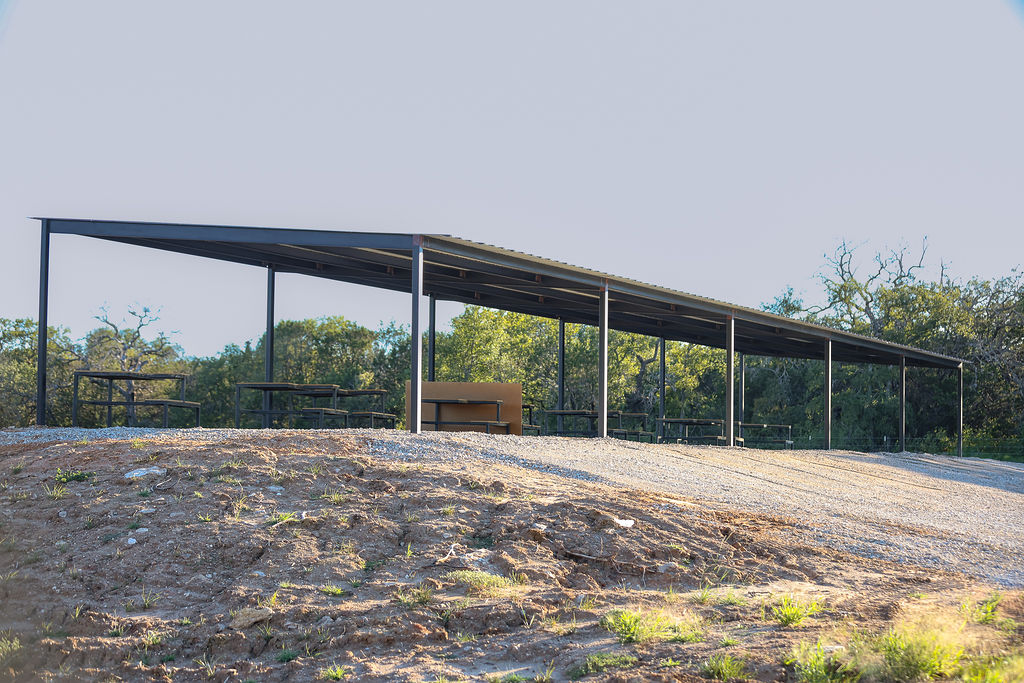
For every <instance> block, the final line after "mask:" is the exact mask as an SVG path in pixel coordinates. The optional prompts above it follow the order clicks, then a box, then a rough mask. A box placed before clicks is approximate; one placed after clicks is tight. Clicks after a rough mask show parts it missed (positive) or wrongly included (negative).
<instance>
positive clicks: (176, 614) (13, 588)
mask: <svg viewBox="0 0 1024 683" xmlns="http://www.w3.org/2000/svg"><path fill="white" fill-rule="evenodd" d="M143 468H156V470H157V472H156V473H154V474H148V475H142V476H139V477H137V478H133V479H128V478H126V477H125V474H126V473H128V472H130V471H132V470H139V469H143ZM69 474H70V475H71V476H70V480H69V481H66V482H65V483H64V484H60V483H58V476H59V475H64V476H63V477H62V478H64V479H68V478H69V477H68V475H69ZM61 487H63V488H61ZM799 526H800V524H799V523H798V521H797V520H793V519H789V518H786V517H783V516H776V515H772V514H766V513H764V512H756V511H751V510H740V509H730V508H728V507H726V506H724V505H722V504H721V503H717V502H708V501H706V500H701V499H700V498H698V497H682V496H678V495H670V494H667V493H662V492H656V491H650V490H637V489H631V488H624V487H621V486H615V485H608V484H603V483H597V482H587V481H579V480H575V479H570V478H566V477H563V476H557V475H554V474H549V473H545V472H542V471H537V470H536V469H529V468H523V467H517V466H515V465H512V464H503V463H500V462H495V461H493V460H491V461H487V460H479V459H471V458H467V459H465V460H464V461H455V462H430V461H423V462H400V461H397V460H395V459H389V458H384V457H380V456H378V455H374V454H373V449H372V448H371V447H370V443H369V439H368V437H366V436H362V435H350V434H345V433H334V434H330V435H325V434H324V433H317V432H304V433H303V432H286V433H266V434H259V435H255V436H253V435H246V436H238V437H234V438H231V437H227V438H224V439H223V440H221V441H218V442H208V443H197V442H194V441H190V440H188V439H181V440H175V439H161V440H159V441H156V440H151V441H147V440H145V438H136V439H131V440H128V439H123V440H96V441H91V440H90V441H80V442H66V441H64V442H45V441H41V442H35V443H20V444H19V443H15V444H7V445H0V600H2V602H0V631H2V633H0V636H3V638H2V639H0V678H6V679H11V680H17V681H30V680H41V679H49V678H53V679H63V680H126V681H136V680H174V681H195V680H210V679H212V680H218V681H244V680H253V681H305V680H314V679H317V678H330V677H331V676H332V675H337V677H338V678H346V679H347V680H360V681H443V680H452V681H454V680H506V681H515V680H531V679H534V678H535V677H536V680H566V679H567V678H568V677H570V676H576V677H578V676H580V675H583V674H582V672H581V671H580V670H579V669H578V668H577V667H579V665H580V664H581V663H583V662H584V661H585V660H586V658H587V656H588V655H593V654H595V653H599V652H600V653H608V654H612V655H615V654H625V655H629V656H632V657H635V658H636V662H635V663H632V664H631V665H629V666H628V667H625V668H622V669H617V670H612V671H608V672H604V673H598V674H592V675H589V676H588V677H587V678H586V680H638V681H639V680H665V681H669V680H679V681H694V680H703V677H702V672H703V673H704V674H706V673H707V670H706V668H705V665H706V663H707V662H708V660H709V659H710V658H712V657H715V656H720V655H722V654H731V655H733V656H735V657H736V658H738V659H741V660H742V661H743V662H744V666H745V673H744V674H743V675H744V676H745V677H747V678H749V679H752V680H759V681H784V680H788V679H789V678H791V677H792V667H791V666H787V665H786V664H785V663H784V661H785V660H786V659H787V657H788V654H789V653H790V652H791V650H792V648H793V647H794V645H795V644H797V643H799V642H808V643H814V642H816V641H817V640H818V639H819V638H822V639H823V642H824V641H827V640H828V639H829V638H836V637H838V636H837V634H850V633H855V632H863V633H880V632H883V631H884V630H885V629H886V628H888V627H889V626H890V625H892V624H893V623H895V622H896V621H897V620H899V619H900V618H901V616H903V615H905V614H906V613H907V612H908V611H910V610H913V609H916V608H918V607H920V606H921V605H930V606H934V607H936V608H940V607H941V608H949V609H952V610H954V611H955V610H956V608H957V606H958V605H960V604H961V603H963V602H965V601H972V600H978V599H980V598H981V597H982V596H984V595H987V594H989V593H990V592H991V590H992V586H989V585H986V584H985V583H983V582H982V581H980V580H978V579H976V578H972V577H968V576H966V575H964V574H960V573H956V572H950V571H942V570H939V569H935V568H934V567H929V568H926V567H921V566H915V565H914V564H908V563H905V562H901V563H896V562H891V561H888V560H885V559H880V558H871V557H865V556H863V554H861V555H857V554H852V553H849V552H844V551H843V550H842V549H838V548H835V547H833V546H831V545H828V544H815V543H814V541H813V538H811V536H810V535H809V534H807V533H806V532H805V531H800V532H798V527H799ZM460 571H461V572H463V573H461V574H460V573H459V572H460ZM466 572H477V573H476V574H467V573H466ZM480 572H483V573H486V574H480ZM488 575H489V576H492V577H495V578H493V579H491V581H492V584H493V585H491V586H489V587H481V586H479V585H473V584H472V581H468V585H467V578H466V577H478V578H479V577H480V576H488ZM784 596H789V597H793V598H796V599H798V600H803V601H811V600H817V601H818V602H819V603H820V604H821V605H822V606H823V607H824V609H823V610H822V612H820V613H819V614H817V615H812V616H810V617H808V618H807V619H806V620H805V621H804V622H803V623H802V624H800V625H798V626H783V625H781V624H780V623H779V622H778V621H777V620H776V619H774V618H773V616H772V614H773V607H774V606H775V605H777V604H778V601H779V600H780V599H781V598H782V597H784ZM1001 605H1002V606H1001V608H1000V609H1001V610H1003V612H1002V615H1003V616H1004V618H1012V617H1014V616H1016V618H1018V619H1022V620H1024V599H1022V598H1021V596H1020V594H1019V593H1018V592H1016V591H1009V592H1008V593H1006V594H1005V595H1004V599H1003V601H1002V603H1001ZM616 609H629V610H638V611H643V612H649V613H658V614H662V615H664V616H665V618H666V619H670V620H673V621H679V622H685V623H688V624H693V625H695V626H694V636H693V637H692V638H689V639H688V640H689V641H692V642H673V641H672V640H670V639H653V640H650V641H649V642H644V643H622V642H620V640H619V639H618V638H617V637H616V635H615V634H613V633H611V632H610V631H609V629H608V628H606V627H605V625H603V624H602V621H601V620H602V617H607V615H608V614H609V613H610V612H612V611H613V610H616ZM1014 628H1016V627H1013V628H1011V629H1010V633H1009V635H1007V634H1006V629H1005V628H1004V629H1003V635H1001V636H1000V637H1001V638H1009V639H1011V640H1014V642H1018V643H1019V640H1020V637H1021V630H1020V629H1017V630H1014ZM678 640H679V639H677V641H678ZM4 642H6V643H8V650H7V651H4V648H3V646H2V645H3V643H4ZM11 643H16V646H14V647H11V646H10V644H11Z"/></svg>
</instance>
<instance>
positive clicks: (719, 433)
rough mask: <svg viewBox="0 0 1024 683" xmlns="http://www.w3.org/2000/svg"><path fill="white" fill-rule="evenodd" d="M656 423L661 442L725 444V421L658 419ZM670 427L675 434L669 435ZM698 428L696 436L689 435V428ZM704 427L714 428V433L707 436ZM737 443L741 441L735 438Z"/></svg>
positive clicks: (683, 418)
mask: <svg viewBox="0 0 1024 683" xmlns="http://www.w3.org/2000/svg"><path fill="white" fill-rule="evenodd" d="M657 420H658V422H660V423H661V425H662V432H661V440H662V441H675V442H676V443H691V442H693V443H714V444H718V445H722V444H724V443H725V441H726V439H725V420H722V419H719V418H704V417H659V418H657ZM672 427H676V428H677V431H676V433H675V434H670V433H669V432H670V430H671V428H672ZM691 427H697V428H699V430H698V432H697V433H696V434H690V428H691ZM705 427H714V428H716V429H715V433H712V434H708V433H707V430H705V429H704V428H705ZM736 441H737V443H742V441H743V440H742V439H739V438H737V440H736Z"/></svg>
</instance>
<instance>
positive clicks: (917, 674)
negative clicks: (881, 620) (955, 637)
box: [878, 629, 963, 681]
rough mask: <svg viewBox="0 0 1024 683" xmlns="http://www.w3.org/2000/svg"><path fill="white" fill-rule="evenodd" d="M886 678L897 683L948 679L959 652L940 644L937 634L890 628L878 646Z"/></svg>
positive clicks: (953, 669) (957, 659) (954, 669)
mask: <svg viewBox="0 0 1024 683" xmlns="http://www.w3.org/2000/svg"><path fill="white" fill-rule="evenodd" d="M878 647H879V650H880V651H881V653H882V658H883V659H884V661H885V667H886V670H887V673H888V675H889V676H890V678H892V679H893V680H897V681H914V680H918V679H921V678H941V677H943V676H951V675H952V674H953V673H954V672H955V671H956V669H957V665H958V664H959V663H960V657H961V656H962V655H963V649H962V648H957V647H956V646H954V645H951V644H949V643H945V642H942V641H941V640H940V639H939V637H938V635H937V634H934V633H929V632H926V631H917V630H904V631H900V630H896V629H890V630H889V632H888V633H886V634H885V635H883V636H882V637H881V639H880V640H879V643H878Z"/></svg>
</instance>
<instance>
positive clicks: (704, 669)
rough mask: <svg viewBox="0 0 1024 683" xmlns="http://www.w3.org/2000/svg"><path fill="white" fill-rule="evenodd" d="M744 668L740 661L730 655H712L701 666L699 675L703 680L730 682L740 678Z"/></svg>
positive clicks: (744, 670)
mask: <svg viewBox="0 0 1024 683" xmlns="http://www.w3.org/2000/svg"><path fill="white" fill-rule="evenodd" d="M746 668H747V667H746V665H744V664H743V660H742V659H737V658H736V657H733V656H732V655H712V656H711V657H710V658H709V659H708V660H707V661H706V662H704V664H703V666H701V668H700V673H701V675H702V676H704V677H705V678H713V679H715V680H716V681H730V680H732V679H734V678H742V677H743V675H744V673H745V672H746Z"/></svg>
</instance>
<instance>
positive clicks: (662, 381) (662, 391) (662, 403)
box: [657, 337, 665, 441]
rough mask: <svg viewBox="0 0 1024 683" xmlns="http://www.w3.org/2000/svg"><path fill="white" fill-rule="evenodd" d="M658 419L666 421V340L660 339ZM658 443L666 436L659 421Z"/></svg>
mask: <svg viewBox="0 0 1024 683" xmlns="http://www.w3.org/2000/svg"><path fill="white" fill-rule="evenodd" d="M658 359H659V367H658V417H660V418H661V419H662V420H664V419H665V338H664V337H659V338H658ZM657 436H658V441H661V437H663V436H665V423H664V422H661V421H659V422H658V429H657Z"/></svg>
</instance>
